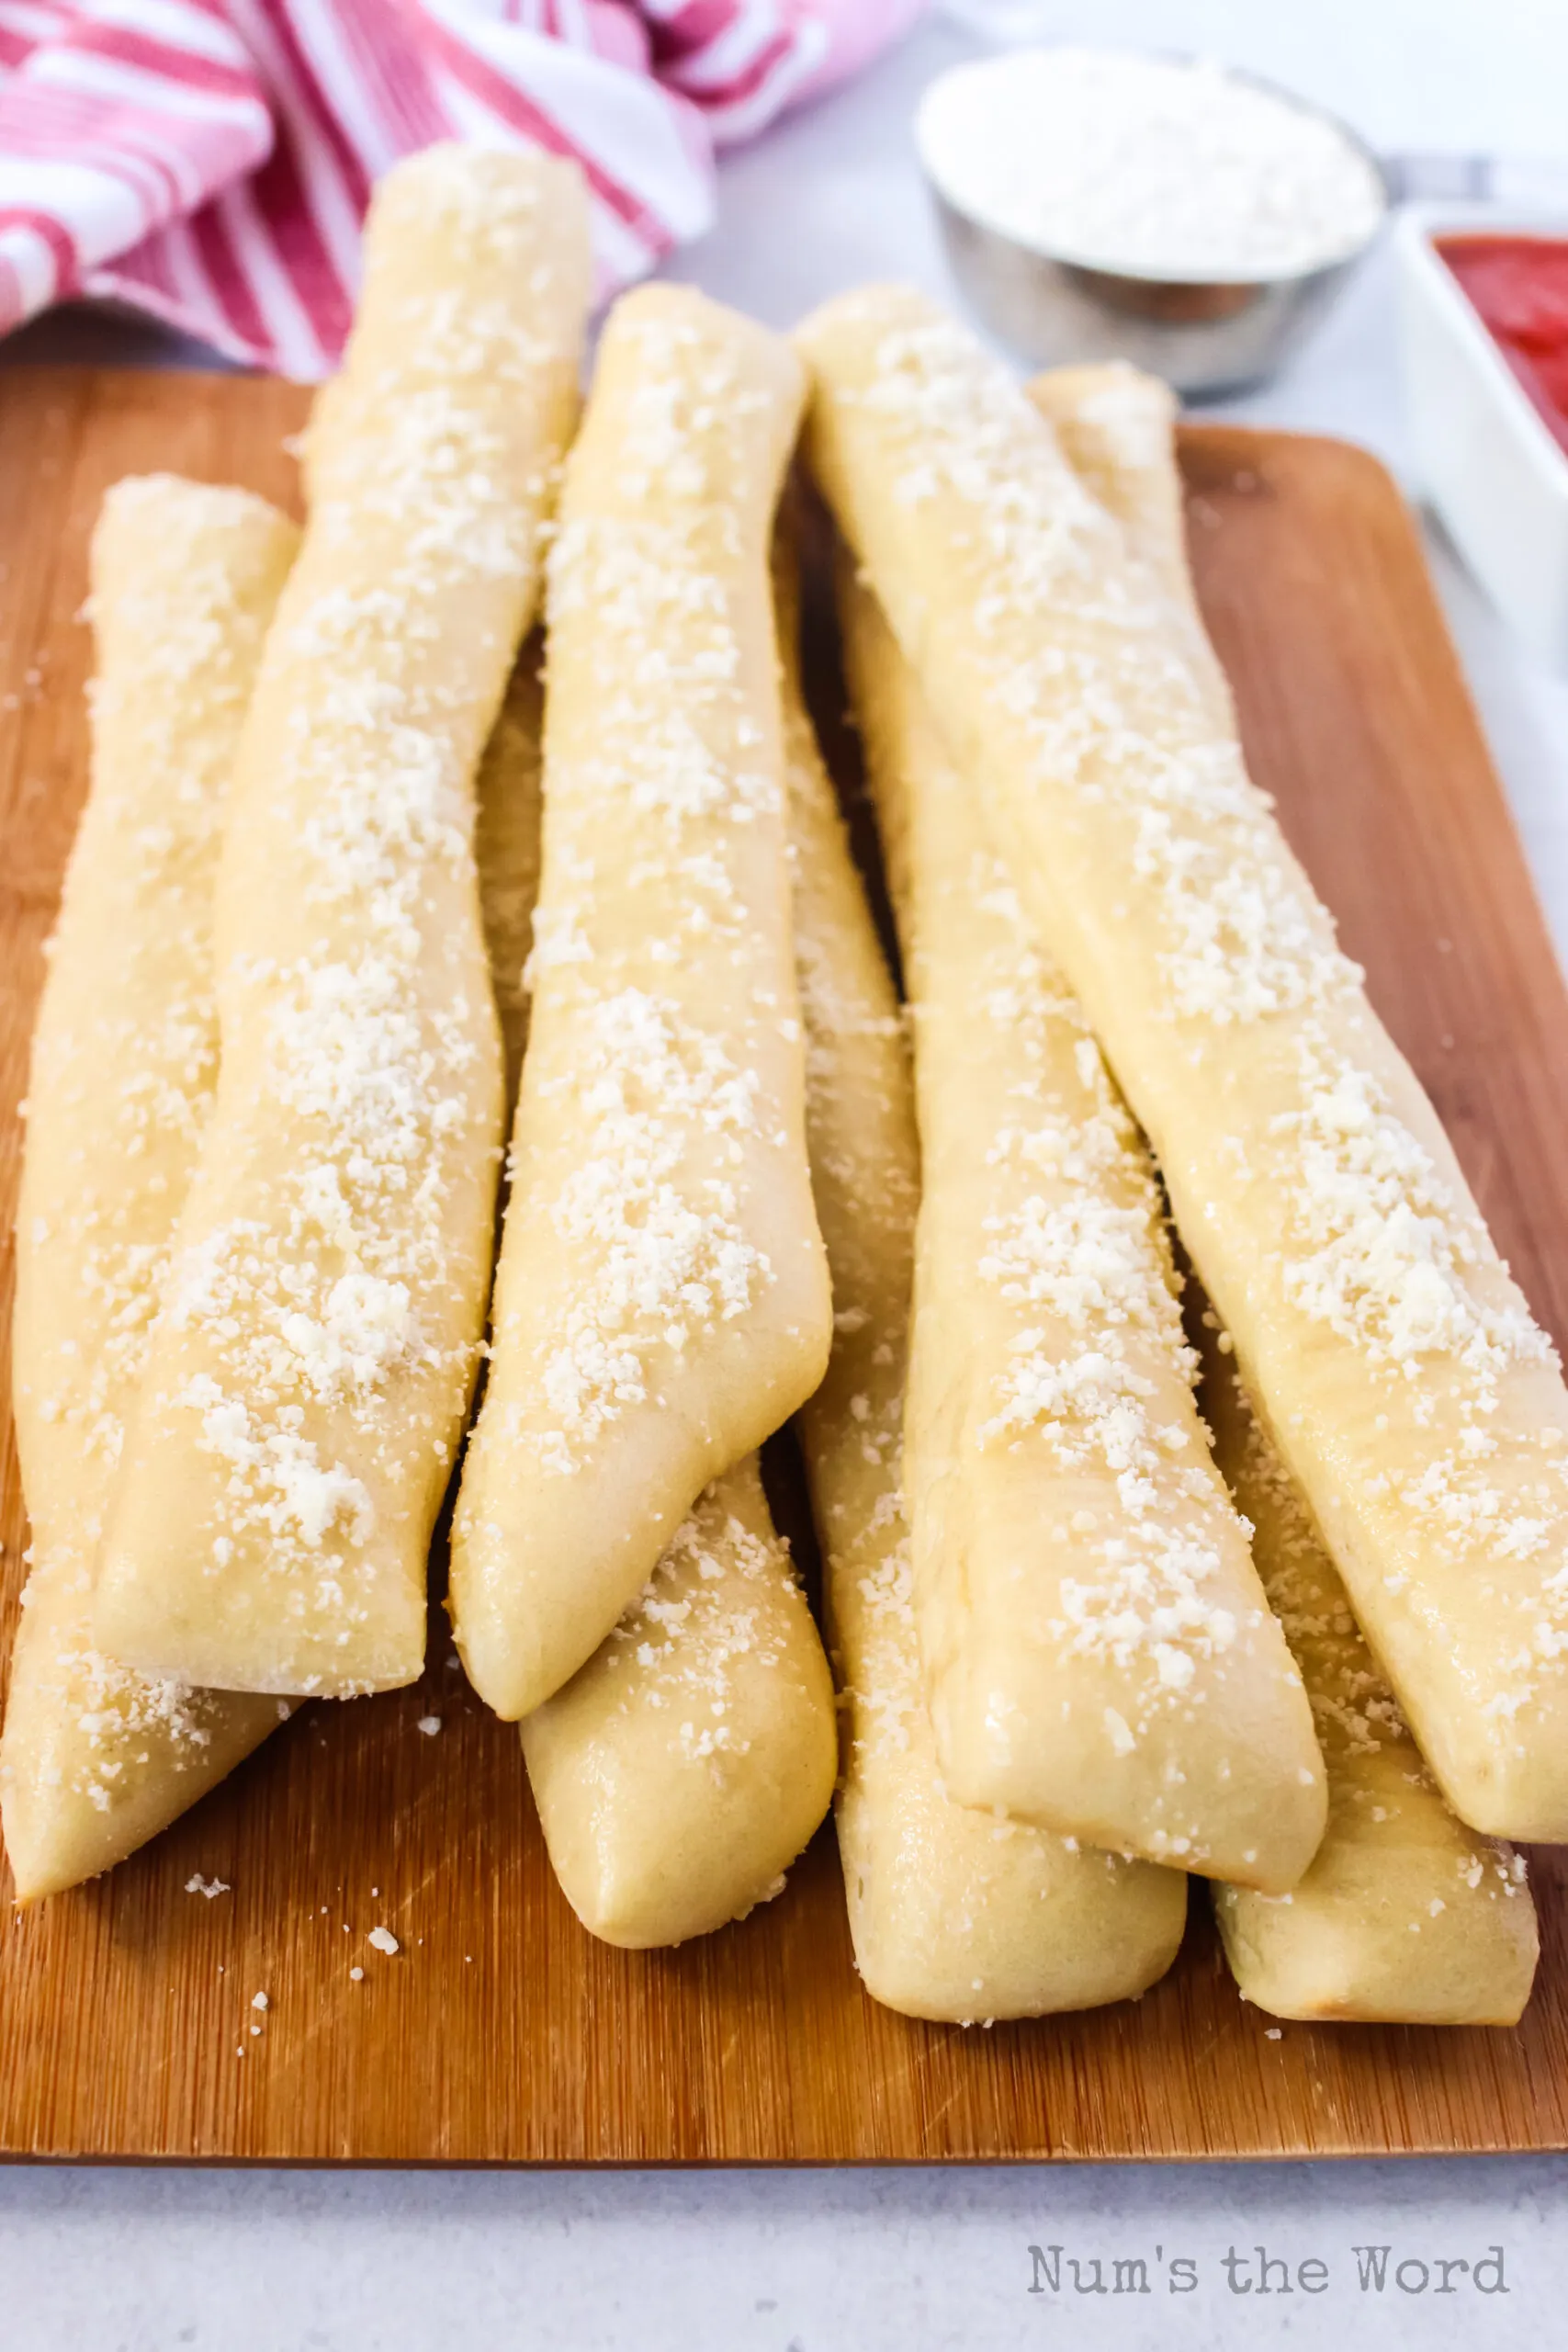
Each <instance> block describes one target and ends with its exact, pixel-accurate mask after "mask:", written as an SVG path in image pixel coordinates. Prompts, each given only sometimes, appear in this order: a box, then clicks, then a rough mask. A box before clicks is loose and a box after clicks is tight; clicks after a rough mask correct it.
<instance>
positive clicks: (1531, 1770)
mask: <svg viewBox="0 0 1568 2352" xmlns="http://www.w3.org/2000/svg"><path fill="white" fill-rule="evenodd" d="M800 346H801V348H802V349H803V350H804V352H805V353H806V355H807V358H808V360H809V362H810V364H811V366H812V368H813V369H814V371H815V379H816V390H815V398H814V402H813V409H812V424H811V433H810V441H811V451H812V458H813V462H814V464H815V466H816V469H817V470H818V477H819V479H820V480H821V481H822V483H823V486H824V488H825V489H826V491H827V492H828V494H829V500H830V502H831V503H832V505H833V507H834V509H835V511H836V513H837V515H838V516H839V519H840V525H841V526H842V527H843V529H844V531H845V533H846V535H847V537H849V539H850V540H851V542H852V546H853V547H854V548H855V550H856V553H857V554H858V556H859V558H860V560H861V561H862V562H863V564H864V565H865V566H866V568H867V570H868V571H869V573H870V575H871V577H872V580H873V582H874V586H875V588H876V590H877V593H878V594H879V596H880V597H881V598H882V600H883V602H884V604H885V605H886V610H887V613H888V616H889V619H890V621H891V623H892V626H893V628H894V631H895V633H896V635H897V639H898V641H899V643H900V645H901V647H902V649H903V650H904V652H905V654H906V657H907V658H908V660H909V661H910V662H912V663H913V664H914V666H915V668H916V670H917V672H918V673H919V680H920V684H921V685H922V688H923V689H924V691H925V692H926V695H927V696H928V699H929V701H930V704H931V709H932V712H933V715H934V717H935V718H936V719H937V722H938V724H939V725H940V727H941V729H942V733H943V735H944V737H945V739H946V741H947V742H948V745H949V747H950V749H951V750H952V752H953V754H954V756H955V757H956V758H957V760H958V761H959V763H960V764H961V766H962V768H963V770H964V774H965V775H968V776H970V777H971V778H972V779H973V782H974V785H975V787H976V792H977V794H978V796H979V797H980V800H981V802H982V803H983V805H984V808H985V809H986V812H987V820H988V822H989V825H990V830H991V831H992V833H993V835H994V836H995V837H996V838H997V839H998V840H1002V841H1005V842H1006V843H1007V845H1008V854H1009V858H1010V865H1011V866H1012V868H1013V871H1014V872H1015V874H1016V876H1017V880H1018V884H1019V888H1020V889H1021V893H1022V895H1023V897H1024V899H1025V901H1026V903H1027V905H1028V908H1029V910H1030V912H1031V915H1032V918H1033V920H1034V922H1036V924H1037V926H1038V929H1039V932H1040V935H1041V937H1042V939H1043V942H1044V943H1045V944H1047V945H1048V946H1049V949H1050V951H1051V953H1052V955H1053V956H1055V958H1056V959H1057V960H1058V961H1059V962H1060V964H1061V965H1062V967H1063V968H1064V970H1065V971H1066V974H1067V976H1068V978H1070V980H1071V981H1072V984H1073V986H1074V988H1075V989H1076V991H1077V995H1078V996H1079V997H1080V999H1081V1000H1082V1001H1083V1004H1084V1007H1085V1010H1086V1012H1087V1013H1088V1015H1089V1020H1090V1022H1091V1023H1092V1025H1093V1028H1094V1030H1095V1033H1096V1035H1098V1037H1099V1038H1100V1042H1101V1044H1102V1046H1104V1048H1105V1051H1106V1054H1107V1056H1108V1058H1109V1060H1110V1062H1111V1067H1112V1069H1114V1071H1115V1073H1116V1076H1117V1079H1118V1080H1119V1082H1120V1084H1121V1086H1122V1090H1123V1091H1124V1092H1125V1094H1126V1096H1127V1098H1128V1100H1129V1102H1130V1103H1131V1105H1132V1108H1133V1110H1134V1113H1135V1114H1136V1115H1137V1117H1138V1118H1139V1120H1140V1122H1141V1124H1142V1125H1143V1126H1144V1127H1145V1131H1146V1132H1147V1134H1148V1136H1149V1138H1150V1141H1151V1143H1152V1145H1153V1147H1154V1149H1155V1153H1156V1158H1157V1159H1158V1162H1159V1164H1160V1167H1161V1170H1162V1172H1163V1174H1164V1177H1165V1181H1166V1184H1167V1186H1168V1191H1169V1193H1170V1197H1171V1201H1172V1204H1173V1206H1174V1209H1175V1212H1176V1216H1177V1221H1178V1224H1179V1227H1180V1229H1181V1233H1182V1236H1183V1238H1184V1240H1185V1241H1186V1243H1187V1246H1188V1248H1189V1249H1190V1252H1191V1255H1192V1258H1193V1260H1194V1261H1195V1263H1196V1265H1197V1268H1198V1271H1199V1273H1200V1274H1201V1277H1202V1280H1203V1283H1204V1287H1205V1288H1206V1290H1207V1291H1208V1292H1209V1294H1210V1295H1211V1296H1212V1298H1213V1301H1214V1304H1215V1306H1216V1308H1217V1310H1218V1311H1219V1313H1220V1314H1221V1315H1222V1316H1223V1317H1224V1322H1225V1326H1226V1328H1227V1329H1228V1330H1229V1331H1230V1332H1231V1333H1232V1334H1233V1335H1234V1338H1235V1345H1236V1350H1237V1353H1238V1358H1239V1361H1240V1364H1241V1367H1242V1370H1243V1373H1244V1375H1245V1377H1246V1380H1247V1388H1248V1393H1249V1394H1250V1395H1252V1396H1253V1397H1255V1398H1256V1399H1257V1400H1258V1406H1259V1408H1260V1410H1261V1411H1262V1413H1263V1415H1264V1418H1265V1420H1266V1422H1267V1425H1268V1427H1269V1433H1270V1435H1271V1436H1272V1438H1273V1439H1274V1441H1275V1442H1276V1444H1277V1446H1278V1448H1279V1451H1280V1454H1281V1456H1282V1458H1283V1459H1284V1461H1285V1462H1286V1464H1287V1465H1288V1467H1289V1468H1290V1469H1291V1471H1292V1475H1293V1476H1295V1478H1296V1479H1297V1481H1298V1483H1299V1484H1300V1486H1301V1487H1302V1488H1303V1493H1304V1495H1305V1498H1306V1499H1307V1502H1308V1504H1309V1507H1310V1508H1311V1510H1312V1512H1313V1516H1314V1521H1315V1522H1316V1524H1317V1525H1318V1526H1319V1528H1320V1530H1321V1531H1322V1533H1323V1535H1324V1538H1325V1542H1326V1544H1327V1545H1328V1549H1329V1552H1330V1554H1331V1556H1332V1557H1333V1559H1334V1561H1335V1563H1336V1565H1337V1567H1338V1568H1339V1570H1340V1572H1341V1574H1342V1575H1343V1577H1344V1578H1345V1581H1346V1583H1347V1585H1348V1588H1349V1590H1350V1593H1351V1597H1352V1599H1353V1600H1354V1602H1355V1605H1356V1608H1357V1611H1358V1612H1359V1617H1360V1619H1361V1623H1362V1625H1363V1628H1364V1630H1365V1632H1366V1634H1367V1636H1368V1639H1369V1641H1370V1642H1371V1646H1372V1648H1373V1649H1374V1651H1375V1652H1376V1654H1377V1656H1378V1657H1379V1660H1380V1663H1381V1664H1382V1668H1383V1669H1384V1671H1385V1672H1386V1673H1387V1675H1388V1677H1389V1679H1390V1680H1391V1682H1392V1683H1393V1687H1394V1689H1395V1691H1397V1692H1398V1694H1399V1697H1400V1701H1401V1703H1402V1706H1403V1707H1404V1713H1405V1714H1406V1716H1407V1718H1408V1720H1409V1722H1410V1724H1411V1727H1412V1729H1413V1731H1414V1732H1415V1734H1416V1738H1417V1740H1418V1741H1419V1743H1420V1746H1421V1747H1422V1749H1423V1751H1424V1752H1425V1754H1426V1755H1427V1758H1428V1760H1429V1762H1430V1765H1431V1767H1432V1770H1433V1771H1434V1772H1435V1774H1436V1776H1437V1778H1438V1781H1439V1782H1440V1783H1441V1785H1442V1787H1443V1789H1444V1791H1445V1792H1446V1794H1447V1795H1448V1797H1449V1799H1450V1803H1451V1804H1453V1805H1454V1807H1455V1809H1456V1810H1457V1811H1458V1812H1459V1813H1460V1814H1461V1816H1462V1817H1463V1818H1464V1819H1466V1820H1467V1821H1469V1822H1471V1823H1472V1824H1474V1825H1475V1826H1479V1827H1483V1828H1486V1829H1490V1830H1494V1831H1495V1832H1498V1833H1500V1834H1503V1835H1507V1836H1515V1837H1522V1838H1531V1837H1536V1838H1559V1837H1564V1836H1568V1392H1565V1391H1564V1387H1563V1384H1562V1377H1561V1374H1560V1372H1559V1369H1558V1366H1557V1363H1556V1360H1555V1357H1554V1355H1553V1352H1552V1350H1551V1346H1550V1344H1549V1343H1548V1341H1547V1340H1546V1338H1545V1336H1544V1335H1543V1334H1542V1333H1541V1331H1540V1329H1538V1327H1537V1326H1536V1325H1535V1324H1534V1322H1533V1321H1532V1320H1531V1317H1530V1316H1529V1309H1528V1307H1527V1306H1526V1304H1525V1301H1524V1300H1523V1298H1522V1297H1521V1295H1520V1294H1519V1292H1518V1290H1517V1286H1516V1285H1515V1284H1514V1283H1512V1281H1511V1280H1510V1278H1509V1276H1508V1273H1507V1270H1506V1267H1505V1266H1504V1265H1503V1263H1502V1261H1501V1260H1500V1259H1499V1258H1498V1256H1497V1253H1496V1250H1495V1247H1494V1245H1493V1243H1492V1242H1491V1239H1490V1238H1489V1237H1488V1235H1487V1233H1486V1230H1485V1227H1484V1226H1483V1222H1482V1220H1481V1217H1480V1216H1479V1213H1478V1212H1477V1210H1476V1208H1475V1205H1474V1203H1473V1201H1472V1197H1471V1194H1470V1192H1469V1190H1468V1187H1467V1186H1466V1184H1465V1182H1464V1178H1463V1176H1462V1174H1461V1170H1460V1167H1459V1164H1458V1161H1457V1160H1456V1159H1455V1157H1454V1154H1453V1151H1452V1149H1451V1148H1450V1144H1449V1142H1448V1140H1447V1138H1446V1136H1444V1134H1443V1132H1442V1128H1441V1126H1440V1125H1439V1123H1438V1118H1437V1116H1436V1114H1435V1113H1434V1112H1433V1110H1432V1107H1431V1105H1430V1103H1428V1102H1427V1098H1426V1096H1425V1095H1424V1093H1423V1092H1422V1091H1421V1088H1420V1086H1419V1083H1418V1082H1417V1080H1416V1078H1415V1076H1414V1074H1413V1072H1412V1071H1411V1070H1410V1069H1409V1067H1408V1066H1407V1064H1406V1063H1405V1062H1404V1058H1403V1057H1402V1056H1401V1055H1400V1054H1399V1053H1398V1052H1397V1050H1396V1049H1395V1047H1394V1046H1393V1044H1392V1042H1391V1041H1390V1039H1389V1038H1388V1036H1387V1035H1386V1033H1385V1032H1384V1031H1383V1029H1382V1025H1381V1023H1379V1022H1378V1020H1377V1017H1376V1015H1375V1014H1374V1013H1373V1012H1372V1011H1371V1007H1370V1005H1369V1004H1368V1002H1367V1000H1366V997H1365V995H1364V993H1363V991H1362V989H1361V986H1360V976H1359V973H1358V972H1357V971H1356V969H1355V968H1354V967H1352V966H1351V965H1349V964H1348V962H1347V960H1346V959H1345V958H1344V957H1343V956H1341V955H1340V954H1339V952H1338V950H1337V946H1336V944H1335V941H1334V934H1333V927H1332V924H1331V922H1330V921H1329V918H1328V916H1327V914H1326V913H1325V910H1324V909H1323V908H1322V906H1321V905H1320V904H1319V902H1318V901H1317V899H1315V897H1314V894H1313V892H1312V890H1311V888H1310V886H1309V885H1308V883H1307V881H1306V879H1305V877H1304V876H1303V874H1302V872H1301V870H1300V868H1299V867H1298V866H1297V865H1296V863H1295V861H1294V859H1293V858H1292V855H1291V854H1290V852H1289V850H1288V848H1287V847H1286V845H1285V842H1284V840H1283V837H1282V836H1281V834H1280V831H1279V828H1278V826H1277V824H1276V823H1275V820H1274V819H1273V817H1272V815H1271V813H1270V812H1269V809H1268V806H1267V804H1266V803H1265V802H1264V800H1263V799H1262V798H1261V797H1260V796H1259V795H1258V793H1257V792H1256V791H1255V790H1254V789H1253V787H1252V786H1251V785H1250V783H1249V781H1248V779H1247V775H1246V772H1245V768H1244V766H1243V763H1242V760H1241V755H1240V752H1239V748H1238V746H1237V744H1236V741H1235V737H1234V734H1233V733H1232V732H1231V730H1230V729H1229V728H1228V727H1227V726H1225V725H1224V724H1223V722H1222V718H1221V714H1220V712H1219V711H1218V709H1217V707H1216V705H1215V701H1214V697H1213V695H1212V694H1211V693H1210V692H1208V690H1207V689H1206V687H1205V684H1204V682H1203V680H1202V678H1201V674H1200V672H1199V670H1198V669H1197V668H1196V667H1195V666H1194V664H1193V662H1190V660H1188V659H1187V658H1186V657H1185V655H1184V654H1183V651H1182V650H1181V645H1180V641H1179V638H1177V637H1175V636H1173V634H1172V632H1171V630H1170V627H1169V602H1168V598H1167V597H1166V596H1164V595H1163V594H1159V593H1157V582H1155V581H1154V580H1153V577H1152V575H1151V574H1150V573H1149V572H1148V571H1147V570H1146V568H1145V567H1143V566H1141V565H1138V564H1136V563H1135V562H1130V560H1129V557H1128V553H1127V550H1126V548H1125V544H1124V542H1123V540H1122V536H1121V533H1120V532H1119V530H1118V528H1117V526H1116V525H1115V524H1114V523H1113V521H1112V520H1111V518H1110V517H1109V516H1108V515H1106V514H1105V512H1104V510H1103V509H1102V508H1101V507H1100V506H1099V505H1098V503H1096V502H1095V501H1094V500H1093V499H1091V498H1090V497H1089V495H1088V493H1087V492H1086V491H1085V490H1084V488H1083V486H1082V484H1081V483H1079V482H1078V481H1077V478H1076V476H1075V475H1074V474H1073V472H1072V469H1071V468H1070V467H1069V466H1068V465H1067V463H1066V459H1065V458H1064V457H1063V455H1062V452H1061V450H1060V448H1059V447H1058V446H1057V444H1056V442H1055V438H1054V436H1053V435H1052V434H1051V432H1050V430H1049V428H1048V426H1047V425H1046V424H1044V423H1043V420H1042V419H1041V417H1040V416H1039V414H1038V413H1037V412H1036V411H1035V410H1034V409H1033V408H1032V406H1031V404H1030V402H1029V401H1028V400H1027V399H1026V398H1025V396H1024V395H1023V393H1022V392H1021V390H1019V388H1018V387H1017V386H1016V385H1015V384H1014V383H1013V382H1012V381H1011V380H1010V378H1009V377H1008V376H1007V374H1006V372H1005V371H1004V370H1003V369H1002V368H999V367H998V366H997V365H995V364H994V363H993V362H992V361H991V360H990V359H989V358H987V356H986V355H985V354H984V353H983V352H982V351H981V350H980V348H979V346H978V345H976V343H975V342H974V340H973V338H971V337H970V336H969V335H967V334H964V332H963V331H962V330H961V329H959V328H958V327H957V326H956V325H954V324H953V322H951V321H949V320H947V319H945V318H944V317H943V316H942V314H941V313H940V312H939V311H936V310H934V309H933V307H932V306H931V304H930V303H929V302H928V301H926V300H924V298H923V297H921V296H919V295H917V294H914V293H911V292H907V291H904V290H901V289H898V288H891V289H889V288H876V289H872V290H870V291H868V292H866V293H863V294H859V295H855V296H852V297H848V298H845V299H844V300H841V301H839V302H836V303H834V304H831V305H829V307H828V308H827V309H826V310H825V311H820V312H818V315H817V316H816V318H815V319H813V320H812V321H811V322H808V324H807V327H806V329H805V330H804V331H803V333H802V335H801V338H800Z"/></svg>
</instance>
